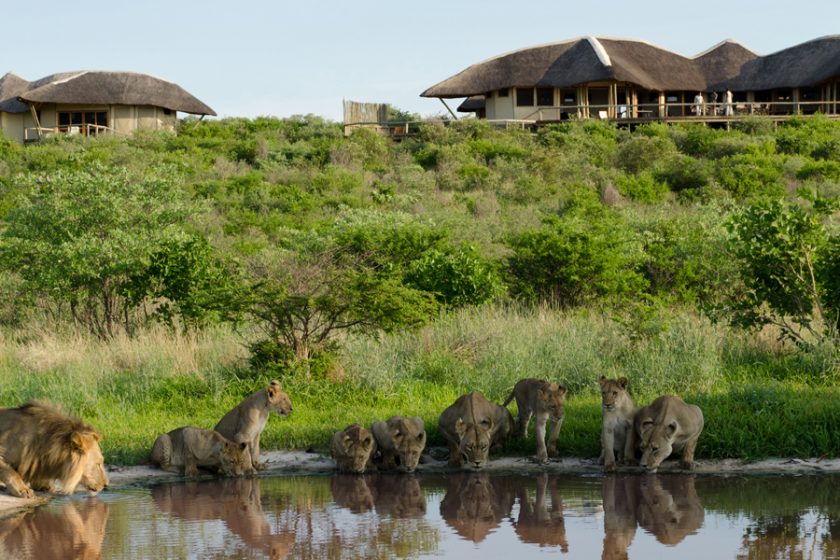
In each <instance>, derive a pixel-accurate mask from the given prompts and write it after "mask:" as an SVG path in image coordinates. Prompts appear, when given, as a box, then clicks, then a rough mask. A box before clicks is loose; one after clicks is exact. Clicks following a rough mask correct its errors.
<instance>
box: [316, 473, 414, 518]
mask: <svg viewBox="0 0 840 560" xmlns="http://www.w3.org/2000/svg"><path fill="white" fill-rule="evenodd" d="M330 491H331V492H332V496H333V501H334V502H335V503H336V505H338V506H339V507H343V508H346V509H348V510H350V511H351V512H352V513H367V512H369V511H372V510H373V509H374V508H375V509H376V513H377V514H379V515H381V516H389V517H395V518H398V519H406V518H412V517H423V516H424V515H426V495H425V494H424V493H423V488H422V487H421V486H420V481H419V480H418V479H417V478H416V477H414V476H410V475H409V476H407V475H394V474H379V475H371V476H362V475H352V474H339V475H335V476H333V477H332V480H331V481H330Z"/></svg>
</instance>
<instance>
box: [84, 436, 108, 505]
mask: <svg viewBox="0 0 840 560" xmlns="http://www.w3.org/2000/svg"><path fill="white" fill-rule="evenodd" d="M77 447H78V449H79V452H80V453H81V454H82V458H81V459H82V460H81V461H80V463H79V467H80V468H81V469H82V477H81V479H80V483H81V485H82V486H84V487H85V488H87V489H88V490H89V491H90V492H91V493H92V494H96V493H97V492H99V491H100V490H102V489H103V488H105V487H106V486H108V483H109V480H108V473H107V472H105V458H104V457H103V456H102V450H101V449H100V448H99V434H97V433H91V434H84V435H82V436H80V438H79V443H78V445H77Z"/></svg>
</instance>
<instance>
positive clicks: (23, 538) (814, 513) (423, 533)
mask: <svg viewBox="0 0 840 560" xmlns="http://www.w3.org/2000/svg"><path fill="white" fill-rule="evenodd" d="M546 556H551V557H562V558H605V559H606V558H609V559H612V558H615V559H618V558H633V559H647V558H680V559H688V558H702V559H709V558H738V559H740V558H744V559H775V558H802V559H805V558H809V559H810V558H813V559H820V558H826V559H827V558H840V477H834V476H811V477H750V478H740V477H728V478H723V477H694V476H682V475H651V476H645V475H633V476H607V477H599V476H567V475H537V476H499V475H491V474H484V473H481V474H473V473H463V474H461V473H458V474H450V475H435V476H429V475H425V476H409V475H369V476H352V475H338V476H333V477H326V476H321V477H317V476H308V477H274V478H251V479H245V478H243V479H229V480H223V481H208V482H187V483H179V484H166V485H160V486H155V487H152V488H138V489H124V490H112V491H107V492H104V493H102V494H100V495H99V496H97V497H93V498H87V497H81V496H78V497H74V498H63V499H57V500H55V501H53V502H52V503H51V504H49V505H48V506H45V507H43V508H40V509H38V510H36V511H34V512H30V513H28V514H22V515H19V516H16V517H12V518H8V519H4V520H0V559H5V558H15V559H18V558H20V559H37V560H52V559H61V560H65V559H70V558H85V559H87V558H103V559H116V558H132V559H134V558H137V559H158V558H185V559H186V558H189V559H192V558H195V559H199V558H201V559H204V558H212V559H216V558H219V559H220V558H234V559H252V558H270V559H280V558H303V559H309V558H318V559H321V558H330V559H343V558H348V559H351V558H352V559H355V558H459V559H462V558H478V557H481V558H485V559H491V558H500V559H502V558H503V559H506V560H511V559H515V560H527V559H530V558H543V557H546Z"/></svg>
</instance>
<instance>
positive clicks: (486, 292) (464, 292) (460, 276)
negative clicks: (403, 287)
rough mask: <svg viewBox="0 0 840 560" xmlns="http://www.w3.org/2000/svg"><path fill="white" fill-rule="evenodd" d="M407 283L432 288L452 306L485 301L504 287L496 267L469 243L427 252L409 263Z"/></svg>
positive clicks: (439, 297) (438, 296)
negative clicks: (452, 248)
mask: <svg viewBox="0 0 840 560" xmlns="http://www.w3.org/2000/svg"><path fill="white" fill-rule="evenodd" d="M405 283H406V284H407V285H409V286H411V287H414V288H417V289H418V290H423V291H426V292H431V293H432V294H434V295H435V297H436V298H437V299H438V301H440V302H441V303H443V304H444V305H447V306H452V307H462V306H466V305H477V304H481V303H484V302H486V301H489V300H491V299H493V298H494V297H495V296H497V295H498V294H499V293H500V292H501V287H502V286H501V279H500V278H499V276H498V274H496V272H495V270H493V268H492V267H491V266H490V265H489V264H488V263H486V262H484V261H483V260H482V259H481V257H480V256H479V255H478V251H476V249H475V247H472V246H469V245H466V246H463V247H461V248H460V249H458V250H456V251H454V252H450V253H444V252H441V251H438V250H432V251H428V252H426V253H424V254H423V255H422V256H420V258H418V259H417V260H415V261H413V262H412V263H411V264H410V265H409V267H408V271H407V272H406V275H405Z"/></svg>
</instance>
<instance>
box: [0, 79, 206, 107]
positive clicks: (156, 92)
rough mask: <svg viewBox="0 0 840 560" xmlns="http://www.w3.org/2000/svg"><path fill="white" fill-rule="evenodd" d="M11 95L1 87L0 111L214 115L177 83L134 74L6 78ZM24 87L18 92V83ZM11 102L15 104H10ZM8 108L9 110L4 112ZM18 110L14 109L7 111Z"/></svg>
mask: <svg viewBox="0 0 840 560" xmlns="http://www.w3.org/2000/svg"><path fill="white" fill-rule="evenodd" d="M10 76H11V77H12V78H10V84H13V85H14V87H11V86H10V87H9V88H8V89H9V91H10V93H11V95H6V92H5V89H4V88H3V87H0V94H2V95H0V110H3V111H7V112H23V111H28V110H29V108H28V106H27V105H26V104H25V103H21V101H23V102H33V103H74V104H92V105H152V106H154V107H163V108H164V109H171V110H173V111H181V112H184V113H193V114H196V115H215V114H216V112H215V111H213V109H211V108H210V107H208V106H207V105H205V104H204V103H202V102H201V101H199V100H198V99H197V98H195V97H194V96H193V95H192V94H190V93H189V92H188V91H186V90H185V89H183V88H182V87H181V86H179V85H178V84H175V83H173V82H169V81H166V80H162V79H160V78H156V77H154V76H150V75H148V74H138V73H136V72H102V71H82V72H65V73H61V74H52V75H51V76H47V77H46V78H41V79H40V80H36V81H34V82H26V80H23V78H20V77H19V76H16V75H14V74H6V75H5V76H4V77H3V78H2V79H0V85H2V83H3V82H4V81H5V80H6V79H7V78H9V77H10ZM21 81H22V82H24V83H25V88H23V90H21V83H20V82H21ZM12 100H13V101H14V102H15V103H16V104H17V105H15V103H12ZM7 107H8V109H7ZM10 109H17V110H10Z"/></svg>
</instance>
